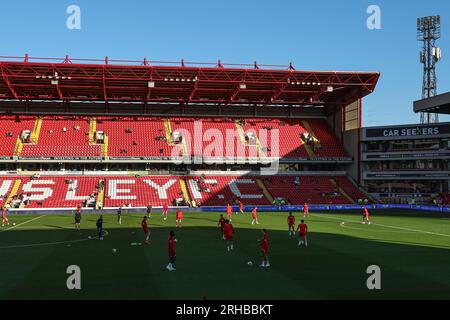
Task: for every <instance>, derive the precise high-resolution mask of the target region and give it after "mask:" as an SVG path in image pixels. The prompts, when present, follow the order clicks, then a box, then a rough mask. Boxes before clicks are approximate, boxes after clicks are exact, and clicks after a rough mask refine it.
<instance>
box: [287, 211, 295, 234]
mask: <svg viewBox="0 0 450 320" xmlns="http://www.w3.org/2000/svg"><path fill="white" fill-rule="evenodd" d="M287 223H288V230H289V236H293V235H295V216H294V215H292V212H289V215H288V217H287Z"/></svg>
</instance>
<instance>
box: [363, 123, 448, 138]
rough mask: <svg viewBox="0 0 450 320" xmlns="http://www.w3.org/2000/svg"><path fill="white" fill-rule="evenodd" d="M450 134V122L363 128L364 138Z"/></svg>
mask: <svg viewBox="0 0 450 320" xmlns="http://www.w3.org/2000/svg"><path fill="white" fill-rule="evenodd" d="M443 136H450V123H436V124H431V125H407V126H395V127H373V128H365V129H364V130H363V136H362V139H363V140H400V139H417V138H435V137H436V138H437V137H443Z"/></svg>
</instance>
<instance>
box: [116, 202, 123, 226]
mask: <svg viewBox="0 0 450 320" xmlns="http://www.w3.org/2000/svg"><path fill="white" fill-rule="evenodd" d="M117 222H118V223H119V224H122V206H120V207H119V209H117Z"/></svg>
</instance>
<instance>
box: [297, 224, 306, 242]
mask: <svg viewBox="0 0 450 320" xmlns="http://www.w3.org/2000/svg"><path fill="white" fill-rule="evenodd" d="M297 231H298V245H299V246H301V245H302V244H304V245H305V247H307V246H308V240H307V238H306V235H307V233H308V226H307V225H306V223H305V220H302V221H301V223H300V224H299V225H298V227H297Z"/></svg>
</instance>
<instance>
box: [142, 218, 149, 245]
mask: <svg viewBox="0 0 450 320" xmlns="http://www.w3.org/2000/svg"><path fill="white" fill-rule="evenodd" d="M147 218H148V217H147V216H144V218H143V219H142V222H141V227H142V231H144V234H145V243H146V244H149V243H150V231H149V230H148V225H147Z"/></svg>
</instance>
